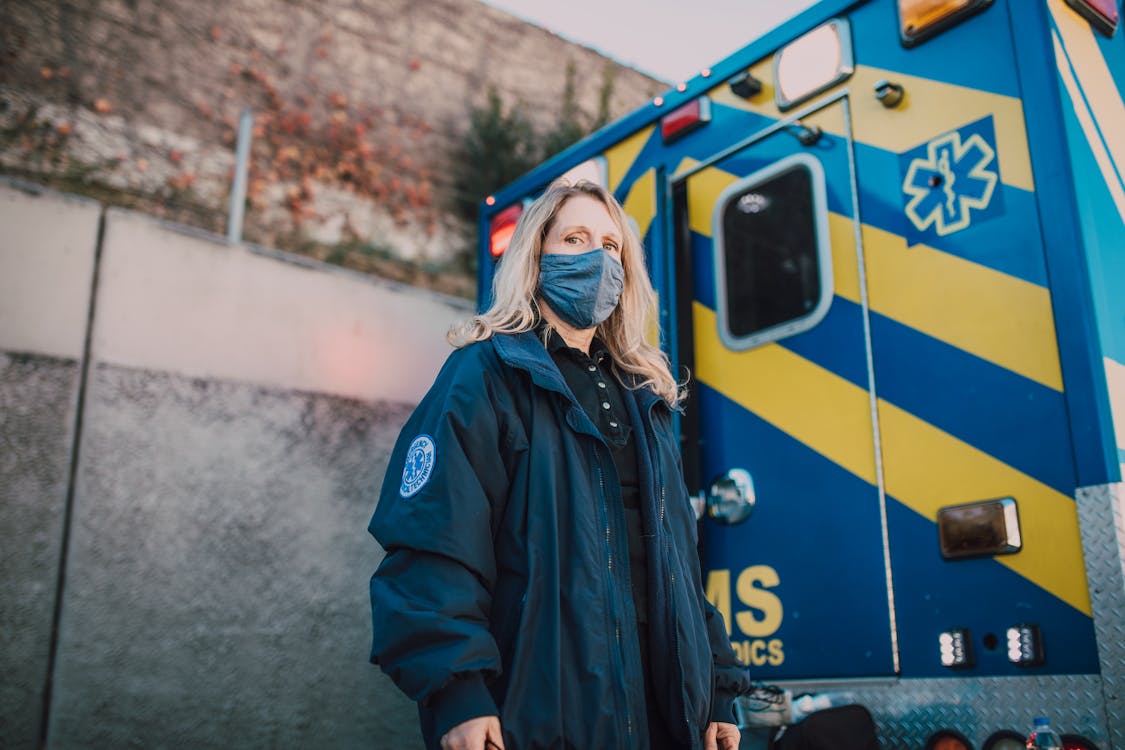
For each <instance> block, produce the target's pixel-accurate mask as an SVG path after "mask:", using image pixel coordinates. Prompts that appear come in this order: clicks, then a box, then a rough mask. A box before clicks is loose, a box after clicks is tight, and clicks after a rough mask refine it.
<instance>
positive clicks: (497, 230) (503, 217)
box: [488, 203, 523, 260]
mask: <svg viewBox="0 0 1125 750" xmlns="http://www.w3.org/2000/svg"><path fill="white" fill-rule="evenodd" d="M521 214H523V204H522V203H513V204H512V205H510V206H508V207H507V208H505V209H504V210H503V211H500V212H499V213H497V214H496V215H495V216H493V217H492V218H491V219H490V220H489V222H488V253H489V255H491V256H492V259H493V260H499V259H500V256H502V255H503V254H504V251H506V250H507V249H508V244H509V243H510V242H511V241H512V235H513V234H514V233H515V231H516V222H518V221H519V220H520V215H521Z"/></svg>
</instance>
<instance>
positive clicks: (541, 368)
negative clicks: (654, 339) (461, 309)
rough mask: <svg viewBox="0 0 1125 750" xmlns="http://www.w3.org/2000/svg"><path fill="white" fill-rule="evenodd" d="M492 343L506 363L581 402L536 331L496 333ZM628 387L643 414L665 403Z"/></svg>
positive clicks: (640, 390) (542, 384)
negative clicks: (654, 406) (571, 390)
mask: <svg viewBox="0 0 1125 750" xmlns="http://www.w3.org/2000/svg"><path fill="white" fill-rule="evenodd" d="M492 342H493V346H494V347H495V348H496V354H497V355H498V356H499V357H500V359H501V361H503V362H504V363H505V364H507V365H509V366H511V367H516V368H519V369H521V370H527V372H528V373H530V375H531V379H532V381H533V382H534V383H535V384H536V385H538V386H539V387H541V388H546V389H547V390H550V391H557V392H559V393H561V394H563V395H564V396H566V397H567V398H568V399H569V400H570V401H572V402H574V404H575V405H577V403H578V402H577V400H576V399H575V398H574V396H573V395H572V394H571V392H570V388H569V387H568V386H567V384H566V381H565V380H564V379H563V376H562V373H561V372H559V368H558V367H556V366H555V362H554V360H552V359H551V355H550V353H549V352H548V351H547V348H546V347H545V346H543V340H542V339H540V338H539V335H538V334H537V333H536V332H535V331H524V332H522V333H497V334H493V336H492ZM626 390H627V391H628V392H629V393H631V394H633V397H634V398H635V399H636V401H637V406H638V407H639V408H640V410H641V412H642V413H643V414H648V413H649V412H650V411H651V410H652V406H653V404H655V403H656V402H658V401H660V402H663V399H662V398H660V397H659V396H657V395H656V394H655V393H653V392H652V391H651V390H649V389H648V388H628V389H626Z"/></svg>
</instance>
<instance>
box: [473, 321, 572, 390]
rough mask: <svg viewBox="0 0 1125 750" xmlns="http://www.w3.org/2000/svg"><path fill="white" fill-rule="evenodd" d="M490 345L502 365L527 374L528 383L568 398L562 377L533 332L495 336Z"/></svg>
mask: <svg viewBox="0 0 1125 750" xmlns="http://www.w3.org/2000/svg"><path fill="white" fill-rule="evenodd" d="M492 345H493V346H494V347H495V349H496V354H497V356H499V357H500V360H501V361H502V362H504V364H506V365H508V366H509V367H515V368H518V369H520V370H527V371H528V373H530V374H531V379H532V381H534V382H535V384H536V385H538V386H539V387H541V388H546V389H547V390H549V391H558V392H559V393H561V394H563V395H565V396H571V393H570V388H568V387H567V385H566V381H565V380H564V379H563V376H562V373H561V372H559V368H558V367H556V366H555V362H554V360H552V359H551V355H550V354H549V353H548V352H547V348H546V347H545V346H543V341H542V340H541V339H540V338H539V336H538V335H537V334H536V333H535V331H523V332H522V333H496V334H493V336H492ZM571 398H572V400H573V397H571Z"/></svg>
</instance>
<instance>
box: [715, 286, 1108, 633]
mask: <svg viewBox="0 0 1125 750" xmlns="http://www.w3.org/2000/svg"><path fill="white" fill-rule="evenodd" d="M694 318H695V321H694V327H695V342H696V374H697V377H698V378H699V381H700V382H701V383H705V384H707V385H708V386H709V387H711V388H714V389H715V390H716V391H718V392H719V393H721V394H722V395H724V396H726V397H727V398H729V399H731V400H732V401H734V402H736V403H737V404H739V405H740V406H741V407H743V408H745V409H747V410H749V411H750V412H752V413H753V414H755V415H756V416H758V417H760V418H761V419H764V420H765V421H767V422H769V423H770V424H772V425H773V426H774V427H776V428H778V429H779V430H781V431H782V432H785V433H786V434H787V435H789V436H791V437H792V438H793V439H795V440H797V441H799V442H801V443H803V444H805V445H807V446H809V448H811V449H812V450H814V451H816V452H817V453H820V454H821V455H823V456H824V457H825V458H826V459H828V460H830V461H832V462H833V463H835V464H838V465H839V466H841V467H843V468H844V469H846V470H847V471H849V472H851V473H852V474H854V475H855V476H857V477H859V478H860V479H863V480H864V481H866V482H868V483H870V484H872V485H874V484H876V478H875V468H874V465H875V464H874V450H873V447H872V444H873V441H872V438H871V433H872V431H871V424H870V419H871V413H870V401H869V395H868V392H867V391H866V390H865V389H863V388H860V387H858V386H856V385H854V384H853V383H851V382H849V381H847V380H845V379H844V378H841V377H840V376H838V375H836V374H834V373H832V372H830V371H829V370H826V369H824V368H822V367H820V366H819V365H816V364H814V363H812V362H810V361H808V360H806V359H804V358H803V357H800V356H799V355H797V354H794V353H793V352H790V351H788V350H786V349H784V348H782V347H780V346H778V345H777V344H769V345H766V346H763V347H760V348H759V349H752V350H750V351H746V352H733V351H730V350H729V349H727V348H726V347H725V346H723V344H722V342H721V341H720V340H719V336H718V332H717V322H716V316H715V313H714V312H713V311H712V310H710V309H709V308H707V307H706V306H704V305H701V304H699V303H696V304H695V306H694ZM878 410H879V425H880V431H881V441H882V447H883V465H884V467H885V469H884V471H885V479H886V488H887V492H888V493H889V494H890V495H891V496H892V497H894V498H895V499H896V500H898V501H899V502H901V503H903V504H905V505H906V506H907V507H909V508H911V509H913V510H914V511H915V512H917V513H919V514H920V515H922V516H923V517H925V518H927V519H929V520H931V521H936V518H937V511H938V509H939V508H941V507H944V506H946V505H955V504H958V503H963V502H971V501H973V500H987V499H991V498H996V497H1007V496H1011V497H1014V498H1015V499H1016V502H1017V503H1018V506H1019V516H1020V530H1021V533H1022V537H1023V550H1022V551H1021V552H1019V553H1018V554H1015V555H1005V556H1001V557H997V558H996V560H997V562H1000V563H1001V564H1003V565H1005V566H1007V567H1008V568H1010V569H1011V570H1013V571H1015V572H1016V573H1018V574H1019V575H1021V576H1023V577H1024V578H1027V579H1028V580H1029V581H1031V582H1032V583H1034V584H1035V585H1036V586H1039V587H1040V588H1042V589H1044V590H1046V591H1048V592H1049V593H1051V594H1052V595H1054V596H1056V597H1058V598H1059V599H1061V600H1062V601H1064V602H1066V603H1067V604H1069V605H1070V606H1072V607H1074V608H1075V609H1077V610H1078V611H1080V612H1082V613H1084V614H1086V615H1089V614H1090V602H1089V595H1088V593H1087V589H1086V579H1085V572H1084V568H1083V562H1082V553H1081V549H1082V545H1081V542H1080V539H1079V536H1078V521H1077V515H1076V510H1075V507H1074V503H1073V502H1072V501H1071V500H1070V498H1068V497H1066V496H1064V495H1062V494H1060V493H1058V492H1056V491H1055V490H1054V489H1052V488H1050V487H1048V486H1047V485H1044V484H1042V483H1041V482H1039V481H1037V480H1035V479H1033V478H1032V477H1029V476H1027V475H1026V474H1023V473H1021V472H1019V471H1017V470H1016V469H1013V468H1012V467H1010V466H1008V465H1007V464H1005V463H1003V462H1001V461H999V460H997V459H995V458H993V457H992V456H990V455H988V454H987V453H984V452H982V451H980V450H977V449H976V448H974V447H972V446H971V445H968V444H967V443H964V442H962V441H961V440H958V439H957V438H955V437H953V436H952V435H949V434H948V433H946V432H943V431H942V430H939V429H938V428H936V427H934V426H933V425H930V424H928V423H927V422H924V421H923V420H921V419H918V418H917V417H915V416H913V415H911V414H909V413H908V412H906V411H903V410H902V409H900V408H898V407H896V406H894V405H893V404H890V403H888V402H886V401H884V400H882V399H879V400H878ZM798 468H799V467H793V469H794V470H797V469H798ZM894 543H895V540H894V539H893V538H892V539H891V544H894ZM934 544H935V550H934V554H937V550H936V540H935V542H934Z"/></svg>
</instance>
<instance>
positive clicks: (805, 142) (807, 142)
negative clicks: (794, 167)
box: [785, 120, 824, 146]
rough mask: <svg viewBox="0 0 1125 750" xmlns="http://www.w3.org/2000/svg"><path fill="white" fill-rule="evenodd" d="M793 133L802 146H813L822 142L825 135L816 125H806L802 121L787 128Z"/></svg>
mask: <svg viewBox="0 0 1125 750" xmlns="http://www.w3.org/2000/svg"><path fill="white" fill-rule="evenodd" d="M785 129H786V130H787V131H789V132H790V133H792V134H793V135H794V136H795V137H796V138H797V140H798V141H800V142H801V145H802V146H811V145H813V144H814V143H816V142H817V141H819V140H820V137H821V136H822V135H824V131H823V130H821V129H820V128H819V127H818V126H816V125H806V124H804V123H803V122H801V121H800V120H798V121H796V122H794V123H793V124H792V125H790V126H788V127H786V128H785Z"/></svg>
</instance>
